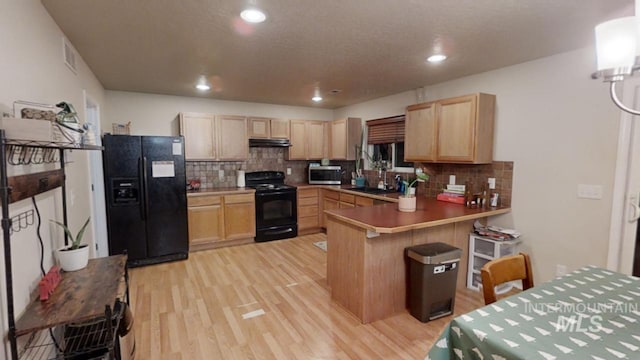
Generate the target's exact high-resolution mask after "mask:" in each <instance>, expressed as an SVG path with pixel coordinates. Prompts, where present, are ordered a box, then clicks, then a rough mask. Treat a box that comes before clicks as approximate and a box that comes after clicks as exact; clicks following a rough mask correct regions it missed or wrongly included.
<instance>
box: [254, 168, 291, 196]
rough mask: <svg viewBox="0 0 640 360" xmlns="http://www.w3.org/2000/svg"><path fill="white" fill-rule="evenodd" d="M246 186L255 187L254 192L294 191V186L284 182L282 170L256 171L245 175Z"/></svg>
mask: <svg viewBox="0 0 640 360" xmlns="http://www.w3.org/2000/svg"><path fill="white" fill-rule="evenodd" d="M245 178H246V184H247V186H248V187H250V188H253V189H256V192H271V191H295V190H296V187H295V186H290V185H285V184H284V173H283V172H282V171H256V172H249V173H246V175H245Z"/></svg>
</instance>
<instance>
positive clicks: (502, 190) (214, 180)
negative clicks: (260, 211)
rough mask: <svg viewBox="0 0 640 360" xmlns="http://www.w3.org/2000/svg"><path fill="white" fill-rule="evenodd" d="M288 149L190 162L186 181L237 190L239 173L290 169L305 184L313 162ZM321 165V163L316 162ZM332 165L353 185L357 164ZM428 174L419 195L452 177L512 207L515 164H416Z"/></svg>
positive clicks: (375, 177)
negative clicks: (291, 156)
mask: <svg viewBox="0 0 640 360" xmlns="http://www.w3.org/2000/svg"><path fill="white" fill-rule="evenodd" d="M286 152H287V149H286V148H277V147H275V148H266V147H265V148H262V147H251V148H249V158H248V159H247V160H246V161H218V162H213V161H187V163H186V171H187V179H188V180H190V179H200V182H201V184H202V186H203V187H207V188H212V187H234V186H236V179H237V175H236V174H237V171H238V170H244V171H246V172H251V171H264V170H273V171H282V172H284V173H285V174H286V172H287V168H291V175H286V181H287V182H288V183H306V182H307V181H308V178H307V176H308V175H307V169H308V166H309V163H310V162H311V161H305V160H286ZM314 162H319V161H314ZM331 164H332V165H341V166H342V169H343V170H344V172H343V176H342V183H343V184H349V183H350V182H351V172H352V171H354V168H355V162H354V161H331ZM416 166H420V167H422V168H423V169H424V171H425V172H426V173H427V174H429V176H430V178H429V180H428V181H427V182H425V183H422V184H420V185H419V186H418V194H426V195H427V196H429V197H436V195H438V194H439V193H441V192H442V189H444V188H446V185H447V184H448V183H449V175H455V176H456V184H465V183H470V184H472V191H473V192H479V191H480V190H481V188H482V186H484V188H485V189H487V191H489V192H496V193H498V194H500V198H499V199H500V204H501V205H503V206H511V187H512V183H513V161H494V162H493V163H491V164H481V165H466V164H429V163H416ZM364 174H365V176H366V178H367V185H368V186H373V187H375V186H377V184H378V181H379V180H380V176H379V172H378V171H377V170H365V171H364ZM397 174H399V175H400V176H401V177H402V178H403V179H407V178H410V177H415V175H414V174H406V173H397ZM395 175H396V173H394V172H392V171H389V172H387V182H388V183H389V184H390V185H393V184H395V182H394V180H393V179H394V176H395ZM490 177H492V178H495V179H496V189H495V190H488V186H487V179H488V178H490Z"/></svg>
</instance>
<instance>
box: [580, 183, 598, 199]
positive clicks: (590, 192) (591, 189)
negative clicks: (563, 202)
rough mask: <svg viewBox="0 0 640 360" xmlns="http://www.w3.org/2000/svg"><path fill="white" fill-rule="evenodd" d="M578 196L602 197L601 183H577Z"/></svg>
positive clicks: (586, 197)
mask: <svg viewBox="0 0 640 360" xmlns="http://www.w3.org/2000/svg"><path fill="white" fill-rule="evenodd" d="M578 198H580V199H595V200H599V199H602V185H587V184H578Z"/></svg>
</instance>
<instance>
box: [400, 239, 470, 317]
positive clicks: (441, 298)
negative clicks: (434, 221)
mask: <svg viewBox="0 0 640 360" xmlns="http://www.w3.org/2000/svg"><path fill="white" fill-rule="evenodd" d="M406 251H407V256H408V257H409V312H410V313H411V315H413V316H414V317H415V318H416V319H418V320H420V321H422V322H427V321H430V320H435V319H437V318H440V317H443V316H447V315H450V314H452V313H453V305H454V303H455V298H456V280H457V278H458V263H459V262H460V256H461V255H462V250H461V249H458V248H457V247H454V246H451V245H447V244H445V243H441V242H436V243H429V244H424V245H418V246H412V247H408V248H406Z"/></svg>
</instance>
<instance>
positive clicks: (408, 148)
mask: <svg viewBox="0 0 640 360" xmlns="http://www.w3.org/2000/svg"><path fill="white" fill-rule="evenodd" d="M436 130H437V127H436V113H435V103H425V104H417V105H412V106H409V107H408V108H407V114H406V117H405V132H404V133H405V136H404V160H405V161H434V160H435V159H436Z"/></svg>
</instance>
